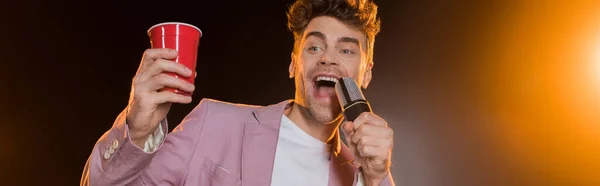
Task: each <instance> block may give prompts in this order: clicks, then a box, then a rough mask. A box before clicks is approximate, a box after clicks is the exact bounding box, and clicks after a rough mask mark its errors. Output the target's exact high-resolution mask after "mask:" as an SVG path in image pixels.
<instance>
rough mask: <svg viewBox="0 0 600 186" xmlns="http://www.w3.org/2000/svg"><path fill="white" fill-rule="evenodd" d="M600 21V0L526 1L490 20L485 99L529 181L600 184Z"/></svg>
mask: <svg viewBox="0 0 600 186" xmlns="http://www.w3.org/2000/svg"><path fill="white" fill-rule="evenodd" d="M599 20H600V1H544V3H541V1H526V0H523V1H519V2H518V3H514V4H512V5H510V6H509V8H507V9H506V10H505V12H504V14H501V15H498V19H497V22H494V24H492V25H491V26H490V28H491V31H490V32H492V35H493V36H494V37H492V38H494V39H492V41H490V42H489V46H488V47H489V50H487V51H489V53H488V54H487V55H488V56H487V58H488V59H489V62H488V63H486V65H485V66H486V67H484V68H483V69H482V70H481V71H480V73H481V74H480V83H481V84H480V90H481V91H482V93H483V96H481V98H482V100H481V101H480V102H482V103H483V104H485V107H486V108H487V109H488V110H490V111H491V113H493V116H491V117H493V119H492V121H495V122H496V123H495V124H494V125H490V127H493V129H492V130H493V131H496V132H497V134H496V135H495V136H494V138H495V141H496V145H497V146H498V148H499V149H501V150H500V152H502V153H503V155H502V156H503V157H505V159H503V160H502V161H504V162H505V163H506V164H509V165H511V166H512V168H513V170H514V171H515V174H516V175H519V177H520V180H527V183H526V184H527V185H580V186H587V185H590V186H591V185H600V177H599V176H598V175H600V91H599V90H600V81H597V80H599V79H600V47H598V48H596V47H597V46H600V42H595V43H594V41H600V40H598V39H595V38H600V21H599ZM594 45H595V46H596V47H594ZM592 50H595V54H596V55H597V56H598V58H596V59H595V60H593V61H591V60H589V59H590V58H589V55H588V54H589V53H587V52H588V51H592ZM591 71H593V72H591Z"/></svg>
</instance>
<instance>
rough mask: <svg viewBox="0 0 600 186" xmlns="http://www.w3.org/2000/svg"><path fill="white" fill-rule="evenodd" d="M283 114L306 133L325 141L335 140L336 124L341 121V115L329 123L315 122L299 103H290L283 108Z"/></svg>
mask: <svg viewBox="0 0 600 186" xmlns="http://www.w3.org/2000/svg"><path fill="white" fill-rule="evenodd" d="M284 114H285V115H286V116H287V117H288V118H290V120H292V121H293V122H294V124H295V125H296V126H298V127H299V128H300V129H302V130H303V131H304V132H306V133H307V134H308V135H310V136H312V137H314V138H316V139H318V140H320V141H322V142H325V143H331V142H333V140H335V135H336V134H337V132H338V131H337V129H338V126H339V125H340V123H341V122H342V117H339V118H337V119H335V120H333V121H331V122H329V123H320V122H317V121H315V120H314V119H312V118H311V117H310V116H309V115H308V110H307V108H306V107H304V106H302V105H299V104H292V106H291V107H288V108H286V109H285V111H284Z"/></svg>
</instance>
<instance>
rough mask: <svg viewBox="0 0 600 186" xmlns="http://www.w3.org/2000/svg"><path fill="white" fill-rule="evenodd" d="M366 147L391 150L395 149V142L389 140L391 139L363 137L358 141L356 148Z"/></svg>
mask: <svg viewBox="0 0 600 186" xmlns="http://www.w3.org/2000/svg"><path fill="white" fill-rule="evenodd" d="M365 146H373V147H377V148H383V149H388V150H389V149H392V148H393V146H394V142H393V141H392V139H389V138H379V137H375V136H363V137H362V138H360V139H359V140H358V143H356V147H357V148H359V149H360V148H362V147H365Z"/></svg>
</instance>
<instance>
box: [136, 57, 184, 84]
mask: <svg viewBox="0 0 600 186" xmlns="http://www.w3.org/2000/svg"><path fill="white" fill-rule="evenodd" d="M164 72H173V73H176V74H178V75H180V76H183V77H186V78H187V77H190V76H191V75H192V70H191V69H189V68H187V67H186V66H185V65H182V64H181V63H176V62H173V61H168V60H165V59H157V60H156V61H154V63H152V64H151V65H150V66H148V68H147V69H146V70H145V71H144V72H142V74H140V80H141V81H145V80H147V79H150V78H152V77H154V76H156V75H159V74H161V73H164Z"/></svg>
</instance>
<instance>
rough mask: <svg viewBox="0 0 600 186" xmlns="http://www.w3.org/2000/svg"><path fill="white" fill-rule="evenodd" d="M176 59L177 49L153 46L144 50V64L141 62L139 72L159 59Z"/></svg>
mask: <svg viewBox="0 0 600 186" xmlns="http://www.w3.org/2000/svg"><path fill="white" fill-rule="evenodd" d="M160 58H162V59H175V58H177V50H175V49H170V48H151V49H147V50H146V51H144V56H143V57H142V64H140V68H139V69H138V71H139V72H142V71H144V69H146V67H147V66H148V65H150V63H152V62H154V61H155V60H157V59H160Z"/></svg>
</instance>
